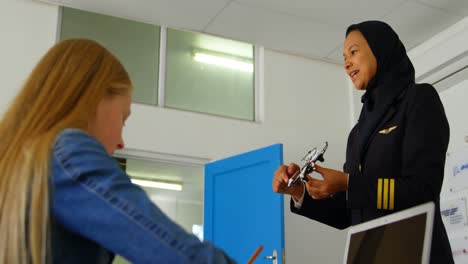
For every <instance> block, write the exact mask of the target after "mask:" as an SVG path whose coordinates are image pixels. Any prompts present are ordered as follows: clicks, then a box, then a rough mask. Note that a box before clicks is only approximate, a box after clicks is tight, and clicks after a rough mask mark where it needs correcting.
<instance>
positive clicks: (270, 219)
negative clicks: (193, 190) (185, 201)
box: [204, 144, 284, 263]
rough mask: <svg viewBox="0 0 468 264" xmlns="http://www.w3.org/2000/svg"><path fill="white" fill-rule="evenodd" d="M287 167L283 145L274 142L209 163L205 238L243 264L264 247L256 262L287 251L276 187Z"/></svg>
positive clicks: (279, 199) (280, 199) (280, 202)
mask: <svg viewBox="0 0 468 264" xmlns="http://www.w3.org/2000/svg"><path fill="white" fill-rule="evenodd" d="M282 163H283V146H282V145H281V144H275V145H272V146H269V147H265V148H261V149H258V150H254V151H250V152H247V153H244V154H240V155H236V156H233V157H230V158H226V159H223V160H218V161H214V162H211V163H208V164H206V165H205V209H204V239H206V240H210V241H212V242H213V243H214V244H215V245H216V246H218V247H220V248H222V249H223V250H225V251H226V252H227V253H228V254H229V255H230V256H231V257H233V258H234V259H235V260H237V261H238V262H239V263H247V261H248V260H249V258H250V257H251V256H252V254H253V253H254V252H255V250H256V249H257V248H258V247H259V246H260V245H263V247H264V248H263V251H262V252H261V253H260V255H259V256H258V258H257V259H256V260H255V262H254V263H271V260H266V259H265V257H266V256H272V254H273V250H276V252H278V259H277V261H278V262H277V263H282V258H283V256H282V255H283V254H282V253H283V252H284V225H283V196H282V195H280V194H277V193H274V192H273V190H272V187H271V182H272V179H273V173H274V171H275V170H276V169H277V168H278V166H279V165H280V164H282Z"/></svg>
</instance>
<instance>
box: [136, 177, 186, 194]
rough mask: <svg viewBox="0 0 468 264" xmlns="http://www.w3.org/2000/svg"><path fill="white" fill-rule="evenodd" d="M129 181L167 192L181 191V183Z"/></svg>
mask: <svg viewBox="0 0 468 264" xmlns="http://www.w3.org/2000/svg"><path fill="white" fill-rule="evenodd" d="M130 180H131V181H132V182H133V183H134V184H137V185H140V186H145V187H151V188H159V189H167V190H174V191H182V183H175V182H164V181H154V180H142V179H133V178H130Z"/></svg>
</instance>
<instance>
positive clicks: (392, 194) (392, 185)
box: [388, 179, 395, 210]
mask: <svg viewBox="0 0 468 264" xmlns="http://www.w3.org/2000/svg"><path fill="white" fill-rule="evenodd" d="M394 206H395V179H390V206H389V208H388V209H390V210H393V209H394Z"/></svg>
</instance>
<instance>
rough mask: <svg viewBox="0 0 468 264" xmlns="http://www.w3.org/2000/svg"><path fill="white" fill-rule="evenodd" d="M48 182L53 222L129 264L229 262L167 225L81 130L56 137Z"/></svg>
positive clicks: (211, 246) (137, 188)
mask: <svg viewBox="0 0 468 264" xmlns="http://www.w3.org/2000/svg"><path fill="white" fill-rule="evenodd" d="M51 181H52V191H53V194H52V205H51V215H52V217H53V218H54V221H57V222H58V223H60V224H61V225H62V226H64V227H65V228H67V229H68V230H70V231H71V232H74V233H76V234H78V235H80V236H83V237H86V238H88V239H90V240H93V241H95V242H97V243H98V244H100V245H101V246H103V247H104V248H106V249H108V250H110V251H112V252H114V253H116V254H119V255H121V256H123V257H125V258H126V259H128V260H129V261H131V262H133V263H234V261H233V260H232V259H230V258H229V257H228V256H227V255H225V254H224V253H223V252H222V251H221V250H219V249H217V248H216V247H214V246H213V245H212V244H211V243H209V242H200V241H199V240H198V238H197V237H195V236H193V235H191V234H189V233H187V232H186V231H185V230H183V229H182V228H181V227H180V226H179V225H177V224H176V223H174V222H173V221H172V220H170V219H169V218H168V217H167V216H166V215H165V214H164V213H163V212H162V211H161V210H160V209H159V208H158V207H157V206H156V205H155V204H153V203H152V202H151V201H150V199H149V198H148V196H147V195H146V193H145V192H144V191H143V190H142V189H141V188H140V187H138V186H136V185H134V184H132V183H131V181H130V179H129V177H128V175H127V174H126V173H125V172H124V171H123V170H122V169H121V168H120V166H119V165H118V163H117V162H116V161H115V160H114V159H113V158H112V157H110V156H109V155H108V154H107V152H106V151H105V149H104V148H103V146H102V145H101V144H100V143H99V142H98V141H96V140H95V139H94V138H93V137H91V136H89V135H88V134H86V133H85V132H83V131H81V130H77V129H66V130H64V131H63V132H62V133H61V134H60V135H59V136H58V137H57V139H56V141H55V144H54V146H53V150H52V179H51ZM83 254H86V252H84V253H83Z"/></svg>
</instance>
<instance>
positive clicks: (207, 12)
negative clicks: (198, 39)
mask: <svg viewBox="0 0 468 264" xmlns="http://www.w3.org/2000/svg"><path fill="white" fill-rule="evenodd" d="M228 2H229V0H197V1H186V0H133V1H131V2H130V1H127V0H63V3H64V5H66V6H70V7H74V8H79V9H84V10H88V11H94V12H98V13H103V14H108V15H113V16H118V17H124V18H129V19H134V20H138V21H143V22H148V23H152V24H157V25H165V26H171V27H175V28H181V29H189V30H197V31H201V30H203V28H204V27H205V26H206V25H207V24H208V23H209V22H210V21H211V20H212V19H213V18H214V17H215V16H216V14H218V13H219V12H220V11H221V10H222V9H223V8H224V7H225V6H226V4H227V3H228Z"/></svg>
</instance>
